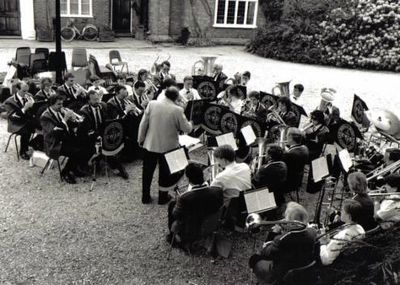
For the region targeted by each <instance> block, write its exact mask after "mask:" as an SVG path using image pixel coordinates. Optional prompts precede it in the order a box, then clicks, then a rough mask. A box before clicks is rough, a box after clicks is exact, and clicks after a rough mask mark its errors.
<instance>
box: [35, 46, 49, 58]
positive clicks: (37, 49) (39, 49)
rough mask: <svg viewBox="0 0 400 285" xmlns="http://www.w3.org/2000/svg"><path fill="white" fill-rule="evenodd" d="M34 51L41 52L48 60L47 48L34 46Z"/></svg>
mask: <svg viewBox="0 0 400 285" xmlns="http://www.w3.org/2000/svg"><path fill="white" fill-rule="evenodd" d="M35 53H43V54H44V56H45V59H46V60H49V53H50V51H49V49H48V48H36V49H35Z"/></svg>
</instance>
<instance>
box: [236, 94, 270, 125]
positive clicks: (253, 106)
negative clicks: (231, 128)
mask: <svg viewBox="0 0 400 285" xmlns="http://www.w3.org/2000/svg"><path fill="white" fill-rule="evenodd" d="M247 97H248V101H247V102H248V103H247V102H246V104H245V105H243V107H242V116H247V117H251V118H254V119H257V120H259V121H262V122H265V120H266V119H267V109H266V107H265V106H264V104H262V103H261V102H260V92H258V91H251V92H250V93H249V95H248V96H247Z"/></svg>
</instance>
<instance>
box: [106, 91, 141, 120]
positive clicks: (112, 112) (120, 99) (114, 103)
mask: <svg viewBox="0 0 400 285" xmlns="http://www.w3.org/2000/svg"><path fill="white" fill-rule="evenodd" d="M127 97H128V91H127V90H126V88H125V86H123V85H118V86H117V87H115V96H114V97H112V98H111V99H110V100H108V102H107V109H108V117H109V118H110V119H111V120H114V119H117V118H119V119H125V118H126V117H128V116H135V115H136V114H138V110H137V107H136V105H135V104H129V102H128V101H127V100H126V99H127Z"/></svg>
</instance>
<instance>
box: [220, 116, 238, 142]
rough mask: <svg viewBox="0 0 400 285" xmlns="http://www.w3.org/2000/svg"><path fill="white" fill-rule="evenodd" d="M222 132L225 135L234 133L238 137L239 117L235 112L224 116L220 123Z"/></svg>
mask: <svg viewBox="0 0 400 285" xmlns="http://www.w3.org/2000/svg"><path fill="white" fill-rule="evenodd" d="M220 130H221V131H222V133H224V134H225V133H230V132H232V133H233V135H234V136H236V135H237V132H238V131H239V121H238V116H237V115H236V114H235V113H233V112H226V113H225V114H223V115H222V117H221V122H220Z"/></svg>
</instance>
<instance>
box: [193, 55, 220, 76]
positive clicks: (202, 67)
mask: <svg viewBox="0 0 400 285" xmlns="http://www.w3.org/2000/svg"><path fill="white" fill-rule="evenodd" d="M201 58H202V59H201V60H198V61H196V62H195V63H194V64H193V67H192V75H193V76H195V75H206V76H212V73H213V69H214V63H215V60H216V59H217V57H216V56H202V57H201Z"/></svg>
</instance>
